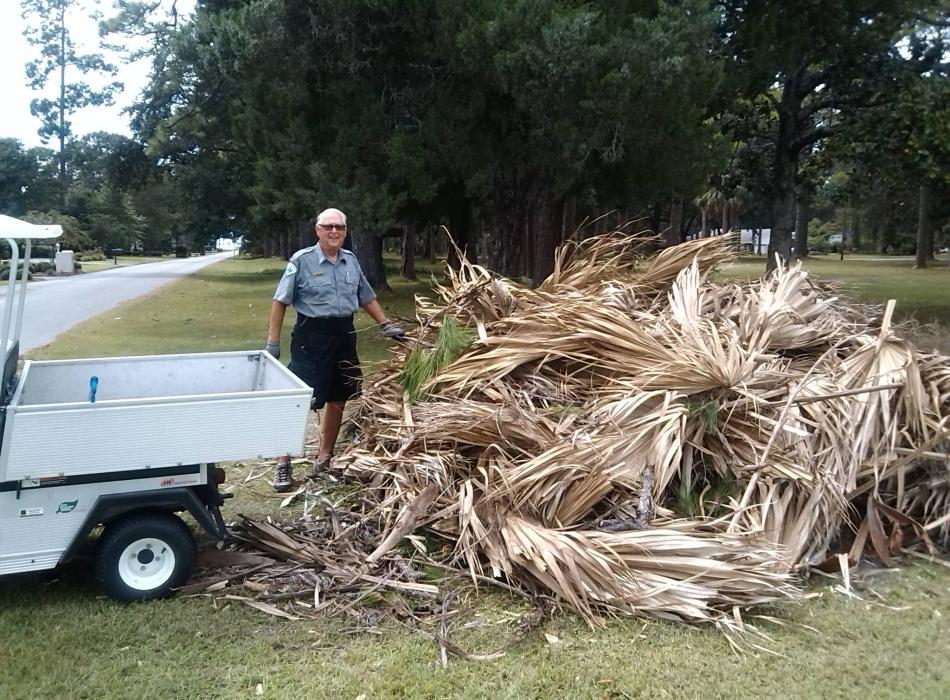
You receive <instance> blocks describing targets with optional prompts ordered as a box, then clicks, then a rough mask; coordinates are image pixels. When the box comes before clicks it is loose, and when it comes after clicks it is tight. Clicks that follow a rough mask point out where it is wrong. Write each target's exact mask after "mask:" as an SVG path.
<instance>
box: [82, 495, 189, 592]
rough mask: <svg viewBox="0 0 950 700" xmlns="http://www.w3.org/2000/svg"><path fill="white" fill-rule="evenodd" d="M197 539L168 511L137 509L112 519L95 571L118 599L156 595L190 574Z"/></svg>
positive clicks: (103, 540) (106, 587)
mask: <svg viewBox="0 0 950 700" xmlns="http://www.w3.org/2000/svg"><path fill="white" fill-rule="evenodd" d="M194 563H195V538H194V536H193V535H192V534H191V530H189V529H188V526H187V525H185V523H183V522H182V521H181V519H179V518H178V517H176V516H174V515H172V514H171V513H156V512H150V513H137V514H131V515H127V516H124V517H122V518H120V519H118V520H116V521H115V522H113V523H111V524H110V525H109V526H108V527H107V528H106V531H105V532H104V533H103V535H102V537H100V538H99V545H98V548H97V551H96V576H97V578H98V579H99V581H100V582H101V583H102V587H103V588H104V589H105V590H106V593H108V594H109V595H110V596H111V597H113V598H116V599H118V600H150V599H152V598H160V597H162V596H164V595H168V593H169V592H170V591H171V590H172V589H173V588H175V587H177V586H180V585H182V584H183V583H185V582H186V581H187V580H188V579H189V578H190V577H191V571H192V568H193V567H194Z"/></svg>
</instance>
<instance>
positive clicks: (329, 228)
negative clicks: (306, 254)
mask: <svg viewBox="0 0 950 700" xmlns="http://www.w3.org/2000/svg"><path fill="white" fill-rule="evenodd" d="M317 226H319V227H320V228H323V229H326V230H327V231H346V224H317Z"/></svg>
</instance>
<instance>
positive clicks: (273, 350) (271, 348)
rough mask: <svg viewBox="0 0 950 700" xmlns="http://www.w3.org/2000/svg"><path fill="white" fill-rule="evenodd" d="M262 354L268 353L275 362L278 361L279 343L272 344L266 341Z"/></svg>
mask: <svg viewBox="0 0 950 700" xmlns="http://www.w3.org/2000/svg"><path fill="white" fill-rule="evenodd" d="M264 352H269V353H270V354H271V355H273V356H274V359H275V360H279V359H280V343H272V342H271V341H269V340H268V341H267V345H265V346H264Z"/></svg>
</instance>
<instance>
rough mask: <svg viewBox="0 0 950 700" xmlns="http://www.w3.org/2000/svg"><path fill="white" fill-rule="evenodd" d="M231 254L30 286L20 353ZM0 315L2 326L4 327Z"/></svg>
mask: <svg viewBox="0 0 950 700" xmlns="http://www.w3.org/2000/svg"><path fill="white" fill-rule="evenodd" d="M232 255H233V253H216V254H214V255H202V256H195V257H191V258H182V259H180V260H179V259H175V260H162V261H161V262H154V263H143V264H141V265H129V266H128V267H117V268H115V269H113V270H110V269H105V270H101V271H99V272H89V273H86V274H82V275H75V276H72V277H50V278H48V279H43V280H36V281H34V282H29V283H28V284H27V286H26V308H25V309H24V312H23V331H22V333H21V334H20V352H25V351H27V350H30V349H31V348H35V347H38V346H40V345H44V344H46V343H48V342H50V341H51V340H52V339H53V338H55V337H56V336H57V335H59V334H60V333H62V332H63V331H65V330H66V329H67V328H70V327H72V326H74V325H76V324H77V323H80V322H82V321H85V320H86V319H87V318H91V317H92V316H95V315H97V314H100V313H102V312H103V311H106V310H107V309H110V308H112V307H113V306H115V305H116V304H118V303H120V302H123V301H126V300H127V299H134V298H135V297H138V296H141V295H143V294H146V293H148V292H151V291H152V290H154V289H157V288H158V287H161V286H162V285H163V284H167V283H168V282H172V281H174V280H177V279H180V278H182V277H186V276H187V275H190V274H192V273H194V272H196V271H198V270H200V269H201V268H203V267H206V266H207V265H210V264H211V263H214V262H217V261H219V260H224V259H225V258H229V257H231V256H232ZM6 294H7V285H6V280H4V281H3V286H2V291H0V300H2V301H0V309H3V307H4V306H5V305H6ZM2 318H3V317H2V315H0V324H2Z"/></svg>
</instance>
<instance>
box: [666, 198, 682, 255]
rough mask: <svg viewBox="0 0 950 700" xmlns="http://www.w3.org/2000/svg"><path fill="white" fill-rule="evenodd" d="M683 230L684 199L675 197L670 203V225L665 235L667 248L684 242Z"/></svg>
mask: <svg viewBox="0 0 950 700" xmlns="http://www.w3.org/2000/svg"><path fill="white" fill-rule="evenodd" d="M682 228H683V198H682V197H680V196H678V195H675V194H674V195H673V199H672V200H671V201H670V225H669V228H667V229H666V231H665V232H664V235H663V239H664V242H665V244H666V246H667V247H669V246H674V245H679V244H680V243H682V242H683V240H682V237H681V233H680V232H681V229H682Z"/></svg>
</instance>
